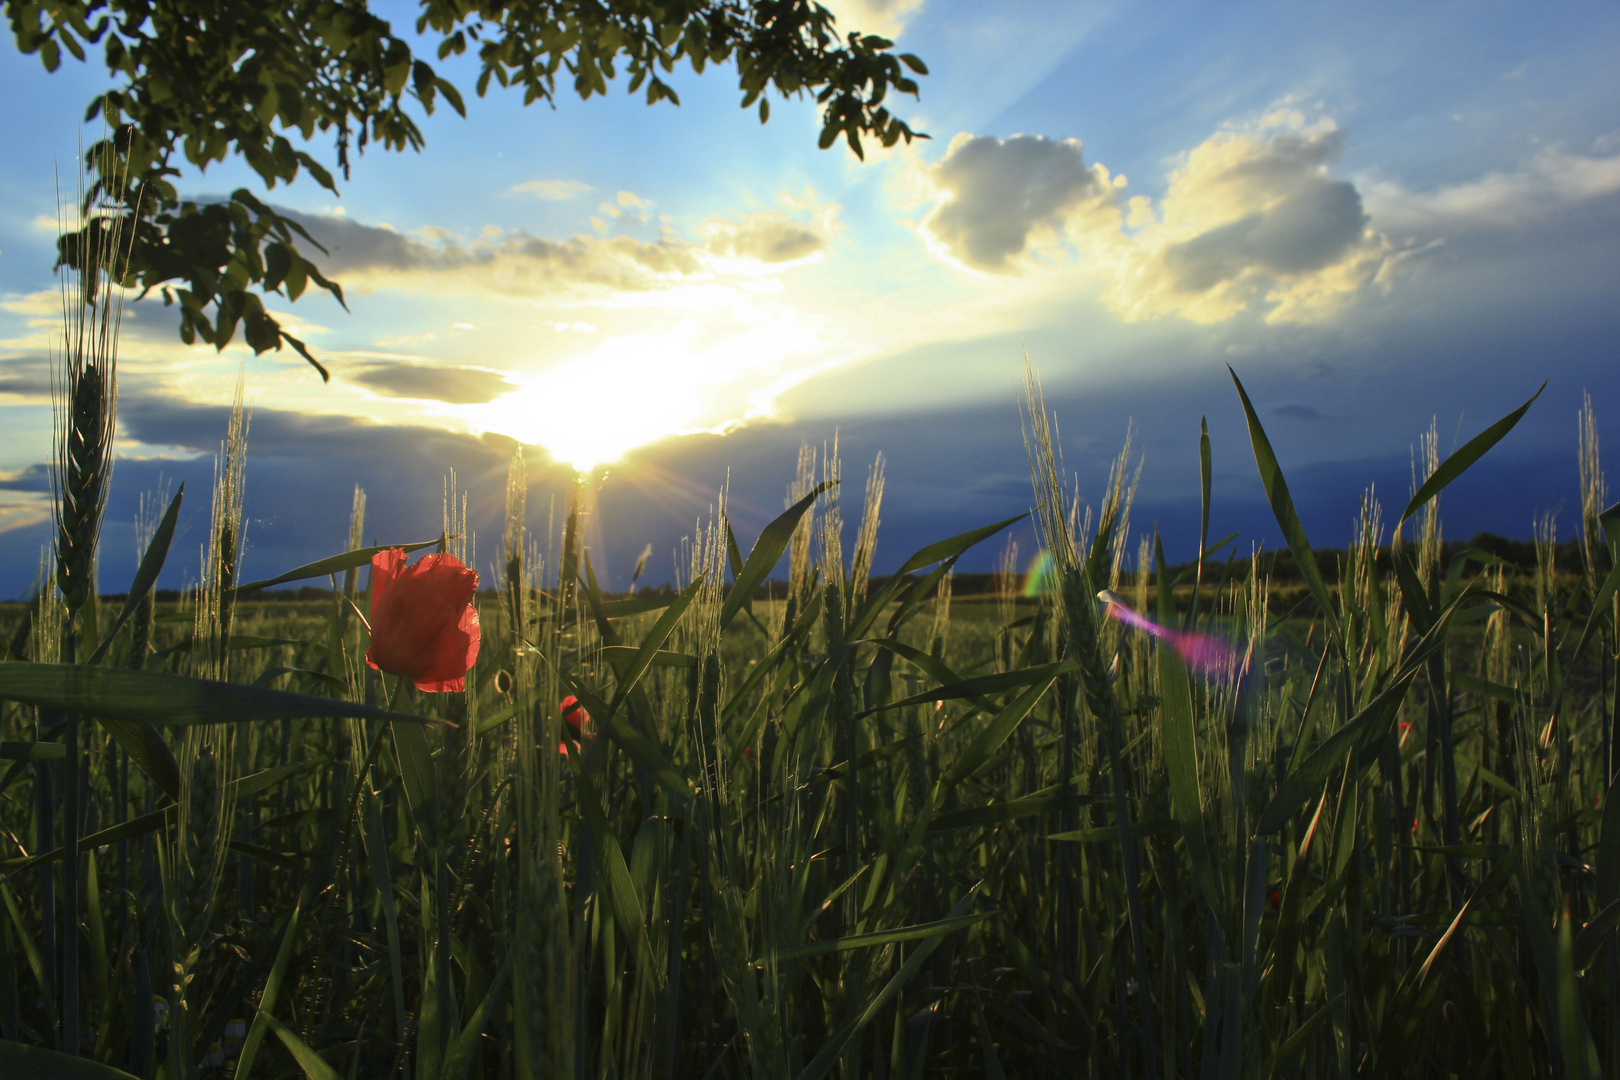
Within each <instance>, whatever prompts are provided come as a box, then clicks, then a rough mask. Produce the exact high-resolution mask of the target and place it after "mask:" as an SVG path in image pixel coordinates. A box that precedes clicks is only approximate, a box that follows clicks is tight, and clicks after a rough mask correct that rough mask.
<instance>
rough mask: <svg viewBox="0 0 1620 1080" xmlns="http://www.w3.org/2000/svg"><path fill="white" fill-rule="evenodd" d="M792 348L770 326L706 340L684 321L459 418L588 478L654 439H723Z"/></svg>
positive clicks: (554, 372)
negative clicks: (712, 435)
mask: <svg viewBox="0 0 1620 1080" xmlns="http://www.w3.org/2000/svg"><path fill="white" fill-rule="evenodd" d="M794 344H795V342H794V340H793V336H792V335H791V334H790V333H787V332H784V331H783V330H782V329H781V328H778V327H770V326H766V327H755V328H753V329H752V331H751V332H744V333H741V334H735V335H732V336H729V337H726V338H723V339H720V340H714V339H713V337H712V336H711V335H708V334H704V333H703V332H702V330H701V328H700V327H699V325H698V324H697V323H696V322H695V321H684V322H682V323H681V324H679V325H678V326H676V327H674V328H672V329H670V330H668V331H665V332H663V333H658V334H645V335H631V336H625V337H617V338H612V339H609V340H608V341H605V342H603V343H602V345H601V347H599V348H598V349H596V350H594V351H593V352H591V353H589V354H587V355H585V356H581V357H578V358H577V359H574V360H571V361H569V362H567V363H565V364H563V365H561V366H559V367H556V368H553V369H551V370H549V371H546V372H543V373H540V374H537V375H534V376H532V377H529V378H527V379H525V380H524V382H523V384H522V386H521V388H520V389H518V390H515V391H513V392H512V393H510V394H507V395H505V396H504V397H501V398H497V399H496V400H495V401H492V402H489V403H488V404H486V405H480V406H474V407H473V408H472V409H470V410H468V415H467V419H468V420H469V421H470V422H471V423H472V424H473V425H474V426H476V427H478V428H479V429H481V430H483V431H491V432H496V433H499V434H502V435H507V436H510V437H511V438H514V439H517V440H518V441H519V442H523V443H531V444H535V445H538V446H541V447H543V448H544V449H545V450H546V451H548V452H549V453H550V454H551V456H552V457H553V458H555V459H556V460H558V461H564V462H567V463H568V464H570V465H572V466H573V467H574V468H575V469H576V470H578V471H579V472H589V471H590V470H591V469H593V468H595V467H597V466H599V465H606V464H609V463H611V462H614V461H617V460H618V459H619V458H621V457H623V456H624V455H625V454H626V453H628V452H630V451H631V450H634V449H636V448H637V447H640V446H645V445H647V444H648V443H652V442H656V441H658V440H659V439H663V438H666V437H668V436H671V435H680V434H689V433H692V432H697V431H709V432H716V433H723V432H725V431H727V430H730V429H731V428H732V427H735V426H736V425H737V424H739V423H741V422H743V421H745V420H747V419H749V418H751V416H753V415H757V414H758V413H759V411H760V404H759V401H760V399H759V396H758V394H757V393H751V392H750V391H752V390H757V388H758V387H760V386H762V385H767V384H768V383H770V382H771V381H772V380H773V379H775V378H777V377H778V376H779V374H780V366H781V362H782V360H783V358H784V357H785V356H786V354H787V353H788V352H789V351H790V350H791V349H792V348H793V346H794Z"/></svg>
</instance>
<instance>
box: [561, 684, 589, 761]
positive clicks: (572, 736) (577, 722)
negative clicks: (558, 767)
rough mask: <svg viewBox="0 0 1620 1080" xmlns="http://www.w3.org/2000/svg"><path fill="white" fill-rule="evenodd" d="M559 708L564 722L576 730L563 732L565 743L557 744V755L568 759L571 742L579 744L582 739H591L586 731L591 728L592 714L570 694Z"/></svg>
mask: <svg viewBox="0 0 1620 1080" xmlns="http://www.w3.org/2000/svg"><path fill="white" fill-rule="evenodd" d="M557 708H558V709H560V710H562V718H563V721H564V722H565V723H567V724H568V726H569V727H571V728H573V729H574V730H573V731H566V730H565V731H564V732H563V741H562V742H560V743H558V744H557V753H559V754H561V755H562V756H563V757H567V756H568V744H569V742H570V741H573V742H578V741H579V740H580V739H588V738H590V737H591V733H590V732H589V731H587V730H586V728H587V727H589V726H590V722H591V714H590V713H588V712H586V711H585V706H583V705H581V704H580V703H579V699H578V698H577V697H575V696H574V695H573V694H569V695H568V696H567V697H565V698H563V699H562V700H561V701H559V702H558V703H557Z"/></svg>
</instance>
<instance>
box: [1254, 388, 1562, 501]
mask: <svg viewBox="0 0 1620 1080" xmlns="http://www.w3.org/2000/svg"><path fill="white" fill-rule="evenodd" d="M1233 378H1236V376H1233ZM1545 389H1547V384H1546V383H1542V384H1541V389H1540V390H1537V391H1536V392H1535V393H1534V394H1531V395H1530V400H1529V401H1526V402H1525V403H1524V404H1523V405H1520V406H1519V407H1518V408H1517V409H1514V410H1513V411H1512V412H1510V413H1508V414H1507V415H1506V416H1504V417H1502V419H1500V420H1498V421H1497V422H1496V423H1494V424H1492V425H1491V426H1490V427H1488V428H1486V429H1485V430H1484V431H1482V432H1480V433H1479V434H1478V435H1475V436H1474V437H1473V438H1472V439H1469V440H1468V441H1467V442H1466V443H1464V444H1463V445H1462V447H1461V448H1460V449H1458V450H1456V451H1454V452H1453V453H1452V454H1451V455H1450V456H1449V457H1447V458H1446V460H1444V461H1442V462H1441V463H1440V467H1439V468H1438V469H1436V470H1434V475H1433V476H1430V477H1429V478H1428V479H1427V480H1425V481H1423V486H1422V487H1420V488H1418V489H1417V493H1416V494H1415V495H1413V496H1412V501H1411V502H1409V503H1407V504H1406V510H1405V511H1404V512H1403V513H1402V514H1401V520H1400V522H1397V523H1396V524H1397V525H1400V524H1402V523H1404V522H1405V521H1406V519H1407V518H1409V517H1411V516H1412V515H1413V514H1415V513H1417V512H1418V510H1419V509H1420V508H1421V507H1422V506H1423V504H1424V503H1426V502H1428V501H1429V500H1430V499H1432V498H1434V497H1435V496H1436V495H1438V494H1440V491H1441V489H1443V488H1444V487H1445V486H1446V485H1447V484H1449V483H1451V482H1452V481H1453V480H1455V479H1457V477H1459V476H1461V475H1462V474H1463V471H1464V470H1465V469H1467V468H1468V466H1470V465H1472V464H1473V463H1474V462H1476V461H1478V460H1479V459H1480V458H1482V457H1484V456H1485V451H1487V450H1489V449H1490V448H1491V447H1493V446H1495V445H1496V444H1497V443H1499V442H1501V441H1502V437H1503V436H1504V435H1506V434H1507V433H1508V432H1510V431H1512V430H1513V425H1515V424H1517V423H1518V422H1519V419H1520V418H1521V417H1523V416H1524V414H1525V413H1526V412H1528V411H1529V409H1530V406H1532V405H1534V404H1535V403H1536V398H1538V397H1540V396H1541V391H1542V390H1545Z"/></svg>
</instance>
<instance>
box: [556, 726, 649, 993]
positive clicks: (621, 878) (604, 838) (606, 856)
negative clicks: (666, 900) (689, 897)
mask: <svg viewBox="0 0 1620 1080" xmlns="http://www.w3.org/2000/svg"><path fill="white" fill-rule="evenodd" d="M584 756H585V755H583V754H570V755H568V765H569V768H570V769H572V770H573V773H574V783H575V784H576V785H577V786H578V788H579V799H578V805H579V812H580V816H581V817H583V818H584V819H585V827H586V829H587V830H589V832H590V835H591V840H592V842H593V846H594V847H595V849H596V857H597V864H598V865H599V866H600V867H601V868H602V870H603V872H604V873H605V874H606V877H607V894H608V903H609V904H611V905H612V908H613V917H614V919H615V920H616V921H617V922H618V924H619V929H621V930H623V931H624V932H625V934H626V935H628V936H629V937H630V939H631V940H632V941H634V942H635V943H636V950H637V953H638V954H639V955H640V957H641V959H642V962H643V963H645V964H646V965H647V971H649V972H650V973H651V974H652V976H653V979H654V981H655V982H656V983H657V985H658V986H660V987H662V986H663V984H664V970H663V968H662V967H661V966H660V965H659V964H657V963H655V962H654V960H653V953H652V942H651V941H650V940H649V938H648V936H647V917H646V915H645V914H644V913H643V912H644V909H643V908H642V906H641V897H640V896H638V895H636V884H635V881H634V880H632V879H631V877H630V867H629V865H628V864H627V863H626V862H625V861H624V851H623V850H621V849H620V847H619V840H618V837H616V836H614V835H613V830H612V828H611V827H610V826H609V825H608V819H607V815H606V814H605V813H603V812H602V797H601V796H600V795H598V794H597V792H596V785H595V784H593V783H591V777H590V774H589V773H588V772H587V771H586V770H585V764H584V761H583V758H584Z"/></svg>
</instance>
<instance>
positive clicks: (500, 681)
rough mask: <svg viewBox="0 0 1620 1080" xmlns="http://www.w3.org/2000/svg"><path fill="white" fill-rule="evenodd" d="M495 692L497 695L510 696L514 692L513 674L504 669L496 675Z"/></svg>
mask: <svg viewBox="0 0 1620 1080" xmlns="http://www.w3.org/2000/svg"><path fill="white" fill-rule="evenodd" d="M495 692H496V693H497V694H510V693H511V692H512V673H511V672H510V671H506V670H505V669H502V670H500V671H497V672H496V673H495Z"/></svg>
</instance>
